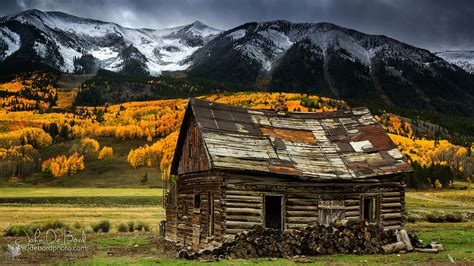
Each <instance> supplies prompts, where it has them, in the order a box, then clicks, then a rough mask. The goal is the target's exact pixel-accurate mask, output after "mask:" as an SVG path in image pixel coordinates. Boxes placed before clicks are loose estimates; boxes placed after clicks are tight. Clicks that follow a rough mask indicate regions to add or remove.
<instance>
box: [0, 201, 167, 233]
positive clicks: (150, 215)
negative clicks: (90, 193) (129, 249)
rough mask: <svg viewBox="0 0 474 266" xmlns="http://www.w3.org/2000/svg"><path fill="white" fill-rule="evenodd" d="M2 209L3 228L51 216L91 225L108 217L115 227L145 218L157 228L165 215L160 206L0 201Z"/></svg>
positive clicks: (0, 226) (71, 223)
mask: <svg viewBox="0 0 474 266" xmlns="http://www.w3.org/2000/svg"><path fill="white" fill-rule="evenodd" d="M0 213H1V214H2V215H1V216H0V228H1V229H5V228H7V227H8V226H9V225H17V224H30V223H36V222H44V221H48V220H60V221H63V222H65V223H67V224H69V225H73V224H74V223H76V222H78V223H80V224H82V225H84V226H90V225H91V224H92V223H96V222H98V221H101V220H105V219H107V220H109V221H110V222H111V223H112V226H113V227H116V226H117V225H118V224H119V223H121V222H127V221H143V222H146V223H148V224H149V225H150V226H151V227H152V229H155V230H156V229H157V228H158V226H159V223H160V221H161V220H163V219H164V218H165V212H164V209H163V208H162V207H161V206H147V207H109V208H101V207H84V206H71V205H67V206H57V205H39V206H37V205H34V206H15V205H7V206H5V205H0Z"/></svg>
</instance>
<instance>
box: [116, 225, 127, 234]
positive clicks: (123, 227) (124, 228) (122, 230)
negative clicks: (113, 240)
mask: <svg viewBox="0 0 474 266" xmlns="http://www.w3.org/2000/svg"><path fill="white" fill-rule="evenodd" d="M117 231H119V232H128V226H127V225H126V224H125V223H121V224H119V225H118V227H117Z"/></svg>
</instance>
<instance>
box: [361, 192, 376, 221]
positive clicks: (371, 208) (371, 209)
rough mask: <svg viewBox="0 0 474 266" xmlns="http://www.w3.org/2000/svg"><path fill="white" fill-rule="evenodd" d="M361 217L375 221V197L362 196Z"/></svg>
mask: <svg viewBox="0 0 474 266" xmlns="http://www.w3.org/2000/svg"><path fill="white" fill-rule="evenodd" d="M362 209H363V212H364V213H363V214H364V215H363V218H364V219H366V220H368V221H369V222H375V221H376V220H377V216H376V215H377V204H376V202H375V197H368V198H364V206H363V208H362Z"/></svg>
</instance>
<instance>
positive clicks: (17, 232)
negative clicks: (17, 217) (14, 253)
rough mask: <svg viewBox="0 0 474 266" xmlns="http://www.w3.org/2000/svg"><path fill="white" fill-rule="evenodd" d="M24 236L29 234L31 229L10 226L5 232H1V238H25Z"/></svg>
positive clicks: (25, 226)
mask: <svg viewBox="0 0 474 266" xmlns="http://www.w3.org/2000/svg"><path fill="white" fill-rule="evenodd" d="M26 234H31V229H30V228H29V227H28V226H27V225H23V224H21V225H11V226H9V227H8V228H6V229H5V230H3V236H5V237H8V236H26Z"/></svg>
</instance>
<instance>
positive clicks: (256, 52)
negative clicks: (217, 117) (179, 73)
mask: <svg viewBox="0 0 474 266" xmlns="http://www.w3.org/2000/svg"><path fill="white" fill-rule="evenodd" d="M443 58H445V59H446V60H445V59H443ZM471 59H472V57H470V55H469V53H463V54H462V56H457V55H455V54H453V53H444V54H437V55H436V54H433V53H431V52H430V51H428V50H425V49H420V48H417V47H413V46H411V45H408V44H405V43H402V42H400V41H397V40H395V39H392V38H389V37H386V36H383V35H370V34H365V33H362V32H359V31H356V30H351V29H347V28H343V27H340V26H337V25H334V24H331V23H292V22H289V21H282V20H279V21H269V22H260V23H257V22H251V23H246V24H243V25H241V26H238V27H236V28H233V29H230V30H227V31H220V30H217V29H214V28H212V27H209V26H206V25H204V24H202V23H201V22H199V21H197V22H194V23H192V24H189V25H185V26H181V27H176V28H169V29H131V28H126V27H122V26H120V25H118V24H115V23H109V22H103V21H97V20H92V19H85V18H79V17H75V16H72V15H68V14H65V13H61V12H42V11H39V10H29V11H25V12H22V13H19V14H16V15H12V16H7V17H3V18H1V19H0V73H1V74H5V72H10V74H11V73H16V72H21V71H26V70H35V69H38V68H41V69H42V68H43V67H45V66H47V67H49V68H51V69H53V70H60V71H63V72H74V73H94V72H96V71H97V70H98V69H99V68H104V69H107V70H112V71H122V72H125V73H128V74H132V76H133V75H135V74H148V73H149V74H152V75H158V74H160V73H162V72H163V71H176V70H186V72H185V74H186V76H187V77H189V78H191V80H204V81H211V82H213V83H214V84H220V85H224V86H225V87H226V88H228V89H239V90H246V89H254V88H258V89H265V90H274V91H294V92H305V93H313V94H319V95H326V96H331V97H340V98H345V99H355V100H358V101H360V102H362V103H363V104H364V103H365V102H366V101H367V100H370V101H374V102H377V103H381V104H384V105H390V106H397V107H403V108H408V109H412V108H413V109H418V110H427V111H429V112H431V111H434V112H440V113H447V114H456V115H463V116H472V114H474V104H473V103H474V75H473V74H470V73H468V72H466V71H464V70H463V69H461V68H459V67H457V66H456V65H454V64H451V63H450V62H452V63H455V64H458V65H461V66H463V67H464V68H465V69H466V67H467V65H468V64H470V62H472V61H471ZM459 62H461V63H459ZM464 63H466V64H464ZM463 64H464V65H463ZM468 69H469V68H468ZM145 72H146V73H145ZM193 78H197V79H193Z"/></svg>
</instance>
